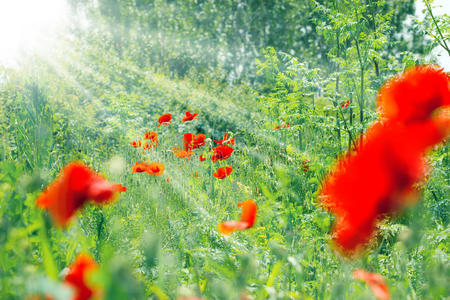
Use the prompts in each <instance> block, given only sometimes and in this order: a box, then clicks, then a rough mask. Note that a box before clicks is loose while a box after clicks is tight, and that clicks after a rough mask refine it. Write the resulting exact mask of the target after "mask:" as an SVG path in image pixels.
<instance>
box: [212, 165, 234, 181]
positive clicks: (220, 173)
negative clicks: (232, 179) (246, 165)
mask: <svg viewBox="0 0 450 300" xmlns="http://www.w3.org/2000/svg"><path fill="white" fill-rule="evenodd" d="M231 172H233V168H231V167H221V168H218V169H217V171H216V172H215V173H214V174H213V176H214V177H216V178H219V179H224V178H225V177H227V176H228V175H230V174H231Z"/></svg>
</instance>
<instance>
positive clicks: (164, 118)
mask: <svg viewBox="0 0 450 300" xmlns="http://www.w3.org/2000/svg"><path fill="white" fill-rule="evenodd" d="M171 120H172V115H171V114H165V115H162V116H161V117H159V119H158V122H159V125H158V126H157V127H159V126H161V125H169V124H170V122H171Z"/></svg>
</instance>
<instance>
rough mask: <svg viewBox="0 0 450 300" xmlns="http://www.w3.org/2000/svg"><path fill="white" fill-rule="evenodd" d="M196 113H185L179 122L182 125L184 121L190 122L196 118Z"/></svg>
mask: <svg viewBox="0 0 450 300" xmlns="http://www.w3.org/2000/svg"><path fill="white" fill-rule="evenodd" d="M197 115H198V113H195V114H191V113H190V112H189V111H187V112H186V116H185V117H184V118H183V120H181V121H182V122H183V123H184V122H186V121H192V120H194V119H195V117H197Z"/></svg>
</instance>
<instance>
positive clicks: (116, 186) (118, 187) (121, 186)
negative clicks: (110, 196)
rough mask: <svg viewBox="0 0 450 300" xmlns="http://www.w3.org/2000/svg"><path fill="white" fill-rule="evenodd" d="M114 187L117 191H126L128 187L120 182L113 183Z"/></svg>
mask: <svg viewBox="0 0 450 300" xmlns="http://www.w3.org/2000/svg"><path fill="white" fill-rule="evenodd" d="M113 187H114V190H116V191H117V192H120V193H124V192H126V191H127V188H126V187H124V186H123V185H121V184H120V183H117V184H113Z"/></svg>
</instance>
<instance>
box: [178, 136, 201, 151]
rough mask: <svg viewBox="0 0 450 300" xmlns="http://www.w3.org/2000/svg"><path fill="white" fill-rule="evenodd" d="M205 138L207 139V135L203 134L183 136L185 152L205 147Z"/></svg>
mask: <svg viewBox="0 0 450 300" xmlns="http://www.w3.org/2000/svg"><path fill="white" fill-rule="evenodd" d="M205 138H206V137H205V135H204V134H202V133H200V134H197V135H193V134H192V133H185V134H184V136H183V147H184V150H186V151H188V150H192V149H196V148H200V147H201V146H204V145H205Z"/></svg>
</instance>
